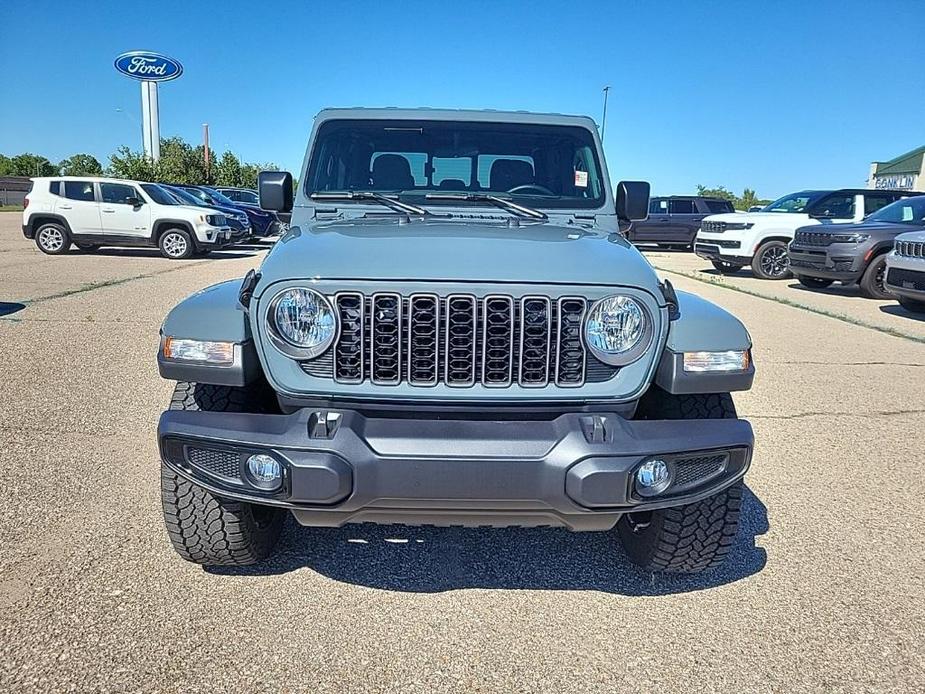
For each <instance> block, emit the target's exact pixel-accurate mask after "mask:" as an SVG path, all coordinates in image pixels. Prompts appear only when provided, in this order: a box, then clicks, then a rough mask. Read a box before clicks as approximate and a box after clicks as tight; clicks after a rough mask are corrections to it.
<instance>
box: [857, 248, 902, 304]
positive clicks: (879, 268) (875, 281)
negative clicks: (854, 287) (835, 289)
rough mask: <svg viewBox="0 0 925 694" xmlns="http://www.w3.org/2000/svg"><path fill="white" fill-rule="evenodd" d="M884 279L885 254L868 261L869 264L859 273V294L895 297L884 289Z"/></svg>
mask: <svg viewBox="0 0 925 694" xmlns="http://www.w3.org/2000/svg"><path fill="white" fill-rule="evenodd" d="M884 280H886V255H885V254H884V255H878V256H877V257H876V258H874V259H873V260H871V261H870V265H868V266H867V269H866V270H864V274H863V275H861V281H860V282H858V285H859V286H860V287H861V294H863V295H864V296H866V297H867V298H868V299H894V298H896V297H895V296H893V294H891V293H890V292H888V291H887V290H886V285H885V284H884Z"/></svg>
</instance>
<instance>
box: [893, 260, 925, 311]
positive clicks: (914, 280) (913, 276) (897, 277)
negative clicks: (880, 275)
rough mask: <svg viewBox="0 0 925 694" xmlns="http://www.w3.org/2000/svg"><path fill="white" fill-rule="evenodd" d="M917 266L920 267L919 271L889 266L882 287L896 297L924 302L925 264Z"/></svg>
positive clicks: (921, 263)
mask: <svg viewBox="0 0 925 694" xmlns="http://www.w3.org/2000/svg"><path fill="white" fill-rule="evenodd" d="M906 264H907V265H908V264H909V263H906ZM919 265H921V270H919V269H909V268H908V267H896V266H895V265H893V264H889V265H888V266H887V270H886V277H885V278H884V286H885V287H886V288H887V289H888V290H889V291H891V292H892V293H893V294H896V295H897V296H903V297H906V298H908V299H913V300H915V301H925V262H920V263H919Z"/></svg>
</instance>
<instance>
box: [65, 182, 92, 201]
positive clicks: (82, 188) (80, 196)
mask: <svg viewBox="0 0 925 694" xmlns="http://www.w3.org/2000/svg"><path fill="white" fill-rule="evenodd" d="M64 197H66V198H68V199H69V200H84V201H86V202H93V199H94V198H93V183H92V181H65V182H64Z"/></svg>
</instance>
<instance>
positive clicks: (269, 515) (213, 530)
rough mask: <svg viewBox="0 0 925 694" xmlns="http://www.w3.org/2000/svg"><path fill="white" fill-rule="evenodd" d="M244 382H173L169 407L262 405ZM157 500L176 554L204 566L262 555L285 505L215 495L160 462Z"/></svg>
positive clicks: (231, 563) (234, 563) (249, 560)
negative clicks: (237, 384)
mask: <svg viewBox="0 0 925 694" xmlns="http://www.w3.org/2000/svg"><path fill="white" fill-rule="evenodd" d="M259 402H260V400H259V398H258V397H256V396H255V395H254V394H253V393H251V392H250V391H249V390H247V389H245V388H232V387H228V386H214V385H205V384H200V383H183V382H180V383H177V386H176V388H175V389H174V394H173V397H172V398H171V401H170V408H169V409H171V410H192V411H209V412H249V411H255V410H256V411H260V410H261V409H263V408H262V407H261V406H260V404H259ZM161 504H162V506H163V512H164V523H165V525H166V526H167V534H168V536H169V537H170V541H171V543H172V544H173V548H174V549H175V550H176V552H177V554H179V555H180V556H181V557H183V558H184V559H186V560H187V561H189V562H193V563H195V564H203V565H205V566H247V565H249V564H255V563H257V562H259V561H262V560H263V559H266V558H267V557H268V556H269V555H270V554H271V553H272V551H273V548H274V547H275V546H276V543H277V541H278V540H279V536H280V533H281V532H282V529H283V524H284V522H285V519H286V511H285V510H283V509H279V508H273V507H270V506H260V505H257V504H249V503H244V502H240V501H231V500H229V499H223V498H221V497H218V496H216V495H214V494H212V492H210V491H207V490H206V489H203V488H202V487H199V486H198V485H196V484H193V483H192V482H190V481H189V480H187V479H186V478H184V477H182V476H181V475H179V474H177V473H176V472H174V471H173V470H172V469H171V468H170V467H168V466H167V465H166V464H165V463H163V462H161Z"/></svg>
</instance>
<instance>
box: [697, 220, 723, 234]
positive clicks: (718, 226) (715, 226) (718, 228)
mask: <svg viewBox="0 0 925 694" xmlns="http://www.w3.org/2000/svg"><path fill="white" fill-rule="evenodd" d="M700 228H701V230H703V231H705V232H707V233H708V234H722V233H723V232H724V231H726V222H707V221H704V222H702V223H701V225H700Z"/></svg>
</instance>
